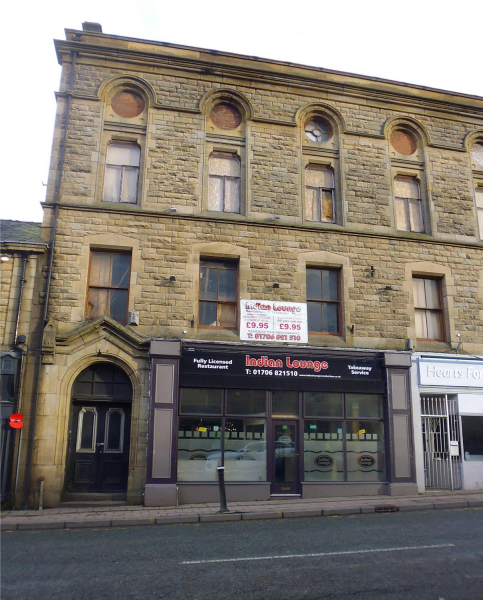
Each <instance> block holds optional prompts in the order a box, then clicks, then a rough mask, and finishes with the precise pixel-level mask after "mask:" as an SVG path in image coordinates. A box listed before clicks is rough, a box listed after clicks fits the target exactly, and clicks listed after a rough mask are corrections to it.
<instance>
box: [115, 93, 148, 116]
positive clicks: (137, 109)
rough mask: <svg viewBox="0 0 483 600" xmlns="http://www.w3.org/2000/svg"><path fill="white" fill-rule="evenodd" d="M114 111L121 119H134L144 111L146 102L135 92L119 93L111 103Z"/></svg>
mask: <svg viewBox="0 0 483 600" xmlns="http://www.w3.org/2000/svg"><path fill="white" fill-rule="evenodd" d="M111 106H112V110H113V111H114V112H115V113H116V114H117V115H119V116H120V117H125V118H126V119H132V118H133V117H137V116H138V115H140V114H141V113H142V112H143V110H144V100H143V99H142V98H141V96H140V95H139V94H134V93H133V92H118V93H117V94H116V95H115V96H114V98H113V99H112V101H111Z"/></svg>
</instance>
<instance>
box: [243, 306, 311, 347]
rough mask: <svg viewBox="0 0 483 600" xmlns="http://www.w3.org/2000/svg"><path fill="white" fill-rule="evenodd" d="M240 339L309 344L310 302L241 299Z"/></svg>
mask: <svg viewBox="0 0 483 600" xmlns="http://www.w3.org/2000/svg"><path fill="white" fill-rule="evenodd" d="M240 339H241V340H246V341H250V342H255V341H258V342H260V341H269V342H279V343H284V342H285V343H290V344H307V343H308V333H307V305H306V304H302V303H298V302H274V301H271V300H240Z"/></svg>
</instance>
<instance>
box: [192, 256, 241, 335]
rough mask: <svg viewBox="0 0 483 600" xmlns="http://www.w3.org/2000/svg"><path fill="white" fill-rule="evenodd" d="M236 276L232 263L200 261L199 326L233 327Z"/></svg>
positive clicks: (235, 314) (235, 313) (236, 266)
mask: <svg viewBox="0 0 483 600" xmlns="http://www.w3.org/2000/svg"><path fill="white" fill-rule="evenodd" d="M237 275H238V264H237V263H236V262H234V261H228V260H214V259H210V260H201V261H200V303H199V324H200V326H201V327H221V328H223V329H235V328H236V326H237V312H236V300H237Z"/></svg>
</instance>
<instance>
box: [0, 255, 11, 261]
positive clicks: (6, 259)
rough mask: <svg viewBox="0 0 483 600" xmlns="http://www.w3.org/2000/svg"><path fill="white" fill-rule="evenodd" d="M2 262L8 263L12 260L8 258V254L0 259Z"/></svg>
mask: <svg viewBox="0 0 483 600" xmlns="http://www.w3.org/2000/svg"><path fill="white" fill-rule="evenodd" d="M0 260H1V261H2V262H8V261H9V260H10V258H9V257H8V256H7V255H6V254H3V255H2V256H1V257H0Z"/></svg>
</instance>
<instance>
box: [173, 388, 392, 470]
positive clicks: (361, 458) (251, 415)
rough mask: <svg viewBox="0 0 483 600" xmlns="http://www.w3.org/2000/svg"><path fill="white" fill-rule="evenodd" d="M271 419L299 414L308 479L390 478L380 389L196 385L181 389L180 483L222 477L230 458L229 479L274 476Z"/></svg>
mask: <svg viewBox="0 0 483 600" xmlns="http://www.w3.org/2000/svg"><path fill="white" fill-rule="evenodd" d="M270 398H271V402H269V399H270ZM300 400H302V402H303V405H304V408H303V414H304V418H303V419H301V420H299V417H300V416H301V414H302V413H301V412H300V410H301V406H300ZM271 418H273V419H277V423H280V419H284V418H287V419H292V422H293V419H297V422H298V423H299V425H300V428H301V430H302V429H303V432H304V436H303V446H301V447H300V449H297V452H298V451H300V452H302V451H303V471H304V480H305V481H307V482H329V481H351V482H352V481H354V482H365V481H367V482H371V481H385V479H386V457H385V441H384V420H383V397H382V395H380V394H339V393H322V392H305V393H304V394H300V393H299V392H295V391H274V392H267V391H265V390H221V389H194V388H193V389H192V388H182V389H181V394H180V418H179V428H178V429H179V433H178V481H186V482H188V481H191V482H200V481H205V482H216V481H217V470H216V469H217V467H218V466H221V465H222V459H223V462H224V466H225V479H226V480H227V481H247V482H248V481H267V476H268V478H269V479H270V473H268V471H267V466H268V465H267V449H268V448H267V443H271V444H272V446H273V448H275V450H274V453H275V458H276V457H277V444H276V440H275V439H273V436H272V438H271V437H270V435H269V432H270V423H271ZM282 422H283V421H282ZM287 422H288V421H287ZM299 425H297V427H298V426H299ZM273 448H272V451H273ZM300 460H302V457H301V459H300Z"/></svg>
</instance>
